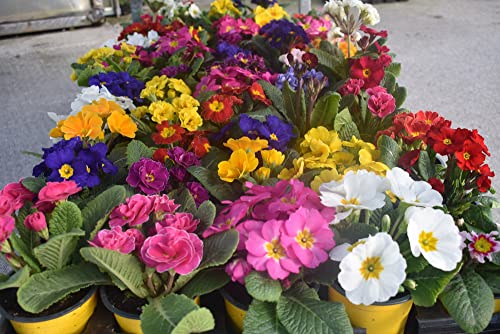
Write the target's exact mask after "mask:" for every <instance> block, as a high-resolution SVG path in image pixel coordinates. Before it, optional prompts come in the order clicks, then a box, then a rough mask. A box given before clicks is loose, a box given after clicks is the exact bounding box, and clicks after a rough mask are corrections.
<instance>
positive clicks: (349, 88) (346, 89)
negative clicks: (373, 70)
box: [339, 79, 365, 96]
mask: <svg viewBox="0 0 500 334" xmlns="http://www.w3.org/2000/svg"><path fill="white" fill-rule="evenodd" d="M364 84H365V82H364V81H363V79H349V80H347V81H346V82H345V83H344V84H343V85H342V87H340V88H339V94H340V95H342V96H345V95H349V94H352V95H358V94H359V92H360V91H361V87H363V85H364Z"/></svg>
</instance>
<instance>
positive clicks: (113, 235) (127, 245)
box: [89, 226, 135, 254]
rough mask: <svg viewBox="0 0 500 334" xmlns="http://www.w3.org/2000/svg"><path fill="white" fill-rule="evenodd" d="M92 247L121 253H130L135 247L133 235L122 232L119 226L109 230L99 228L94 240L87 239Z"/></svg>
mask: <svg viewBox="0 0 500 334" xmlns="http://www.w3.org/2000/svg"><path fill="white" fill-rule="evenodd" d="M89 244H91V245H92V246H94V247H100V248H106V249H110V250H114V251H117V252H120V253H123V254H129V253H132V252H133V251H134V249H135V238H134V236H132V235H130V234H128V233H126V232H123V231H122V228H121V227H119V226H115V227H113V229H111V230H100V231H99V232H97V235H96V236H95V238H94V240H92V241H89Z"/></svg>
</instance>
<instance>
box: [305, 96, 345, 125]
mask: <svg viewBox="0 0 500 334" xmlns="http://www.w3.org/2000/svg"><path fill="white" fill-rule="evenodd" d="M340 99H341V96H340V94H338V93H329V94H326V95H324V96H322V97H321V98H320V99H319V100H318V101H317V102H316V104H315V106H314V109H313V111H312V114H311V126H312V127H318V126H320V125H321V126H324V127H326V128H328V129H329V130H332V129H333V121H334V120H335V117H336V116H337V112H338V109H339V102H340Z"/></svg>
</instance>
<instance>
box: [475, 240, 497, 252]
mask: <svg viewBox="0 0 500 334" xmlns="http://www.w3.org/2000/svg"><path fill="white" fill-rule="evenodd" d="M492 247H493V244H492V243H491V242H489V241H488V239H486V238H485V237H483V236H481V237H480V238H479V239H478V240H477V241H476V242H475V243H474V249H475V250H477V251H478V252H481V253H489V252H490V251H491V248H492Z"/></svg>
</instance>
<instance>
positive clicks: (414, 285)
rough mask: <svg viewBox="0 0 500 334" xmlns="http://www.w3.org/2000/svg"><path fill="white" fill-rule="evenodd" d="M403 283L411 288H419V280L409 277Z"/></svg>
mask: <svg viewBox="0 0 500 334" xmlns="http://www.w3.org/2000/svg"><path fill="white" fill-rule="evenodd" d="M403 285H404V286H405V287H407V288H408V289H410V290H415V289H416V288H417V285H418V284H417V282H415V281H414V280H412V279H407V280H405V281H404V283H403Z"/></svg>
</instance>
